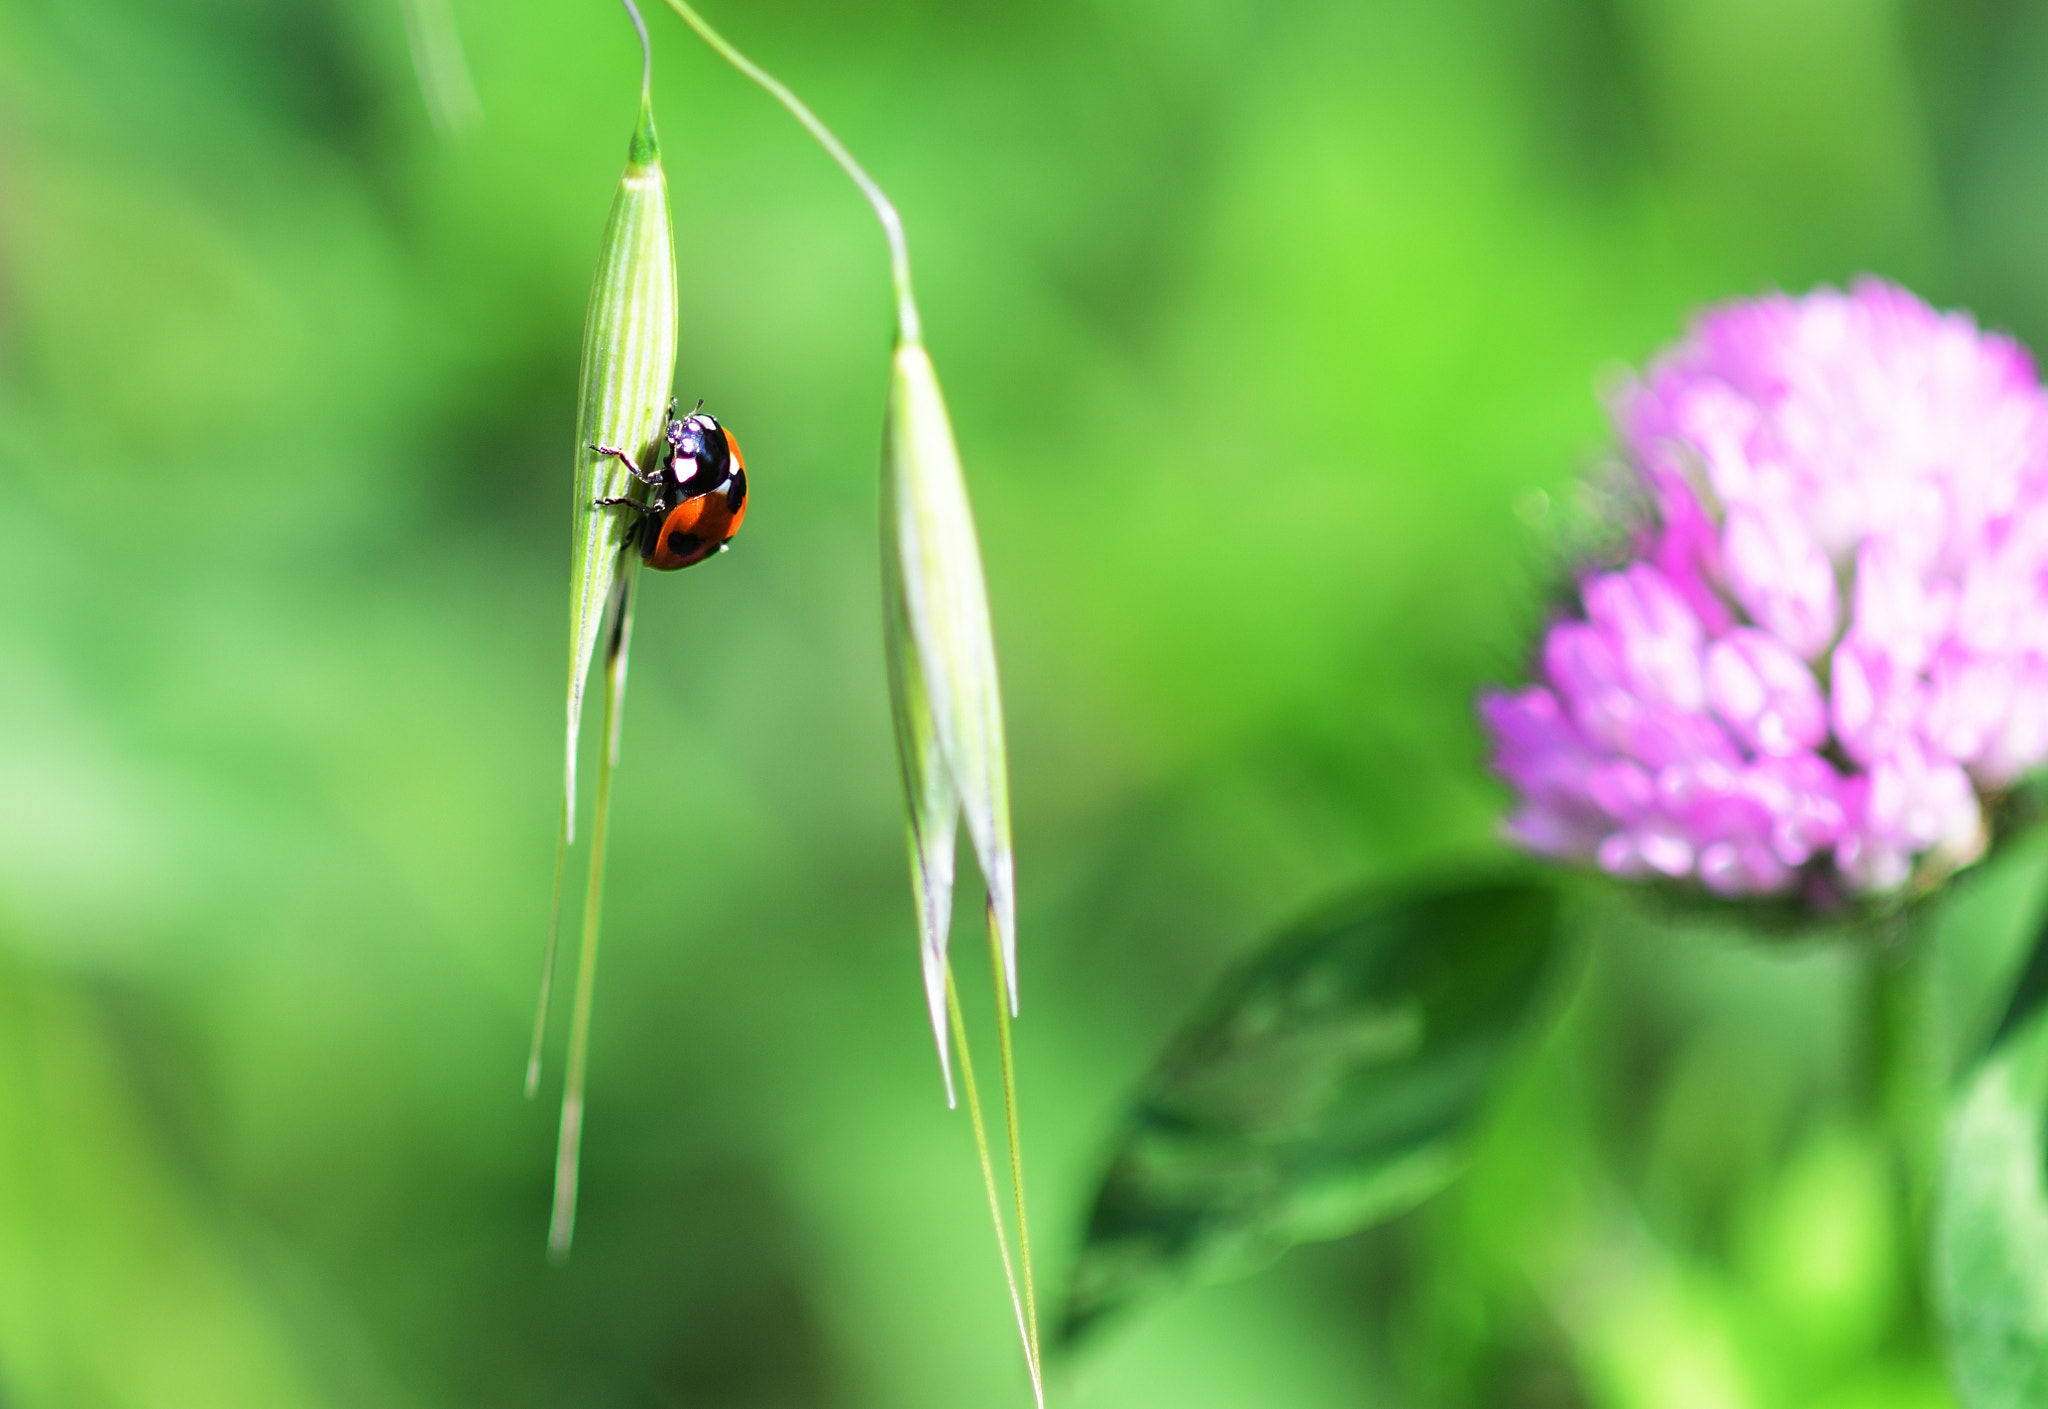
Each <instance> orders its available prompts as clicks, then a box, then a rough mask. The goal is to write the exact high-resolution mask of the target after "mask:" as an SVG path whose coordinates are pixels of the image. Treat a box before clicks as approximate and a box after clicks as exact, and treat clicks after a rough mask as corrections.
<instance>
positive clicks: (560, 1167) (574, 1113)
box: [548, 560, 633, 1262]
mask: <svg viewBox="0 0 2048 1409" xmlns="http://www.w3.org/2000/svg"><path fill="white" fill-rule="evenodd" d="M619 580H620V587H619V596H618V605H617V608H616V610H617V615H616V617H615V618H614V621H613V625H612V632H611V640H610V642H609V643H608V644H607V646H606V649H605V659H604V730H603V739H604V742H603V744H602V745H601V747H602V752H601V753H600V754H599V755H598V763H597V816H596V819H595V821H593V823H592V824H591V829H590V887H589V889H588V890H587V891H586V892H585V894H584V897H583V946H582V952H581V954H580V955H579V956H578V958H577V963H576V1007H575V1012H574V1016H573V1017H572V1018H571V1020H570V1026H569V1067H568V1074H567V1076H566V1077H565V1079H564V1082H563V1086H562V1129H561V1134H560V1136H559V1138H558V1139H557V1141H556V1145H555V1207H554V1213H553V1215H552V1216H551V1217H550V1218H549V1220H548V1256H549V1258H551V1259H552V1260H553V1261H556V1262H562V1261H565V1260H566V1259H567V1258H568V1256H569V1243H570V1240H571V1239H572V1238H573V1237H574V1236H575V1232H576V1171H577V1163H578V1160H579V1158H580V1156H581V1154H582V1148H583V1085H584V1074H585V1072H586V1070H587V1069H588V1067H589V1060H590V1007H591V991H592V989H593V988H594V987H595V986H596V983H597V940H598V930H599V926H600V923H601V921H602V919H603V914H604V856H605V843H606V839H607V837H608V834H609V823H610V818H611V802H612V774H613V773H614V772H616V771H617V769H618V762H619V712H620V708H621V706H622V704H623V703H624V695H625V692H626V652H627V646H628V645H629V644H630V642H631V640H632V635H633V564H632V563H631V562H630V560H629V561H628V563H627V565H626V566H625V567H623V568H622V569H621V571H620V578H619Z"/></svg>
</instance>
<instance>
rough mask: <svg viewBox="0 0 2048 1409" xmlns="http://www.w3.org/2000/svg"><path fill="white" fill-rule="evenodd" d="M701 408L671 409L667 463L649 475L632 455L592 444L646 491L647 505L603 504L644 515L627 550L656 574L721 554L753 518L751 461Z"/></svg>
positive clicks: (664, 441)
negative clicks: (636, 550)
mask: <svg viewBox="0 0 2048 1409" xmlns="http://www.w3.org/2000/svg"><path fill="white" fill-rule="evenodd" d="M703 405H704V403H703V402H701V401H699V402H698V403H697V406H698V408H699V409H698V410H695V411H692V412H691V413H690V414H689V415H687V416H683V417H680V418H678V417H677V415H676V404H675V403H674V402H673V401H671V402H670V403H669V404H668V428H667V429H666V430H665V431H663V432H662V437H661V452H660V454H661V465H660V467H659V468H658V469H656V470H654V471H653V472H652V473H649V472H648V471H646V470H643V469H641V468H640V467H639V466H638V465H636V464H634V463H633V457H632V456H630V455H628V454H627V453H626V452H625V451H623V450H620V449H618V448H617V447H616V446H611V445H593V446H591V447H590V448H591V449H592V450H594V451H596V452H597V453H598V454H600V455H609V456H611V457H612V458H613V459H615V460H617V461H618V462H619V463H620V464H622V465H624V466H625V467H626V472H627V473H628V474H630V475H632V476H633V478H634V479H636V480H639V481H640V483H642V484H644V485H646V486H647V488H648V490H649V494H648V499H647V502H646V503H644V504H643V503H641V502H640V501H639V500H637V499H627V498H617V499H599V500H597V501H596V502H597V503H599V504H622V505H624V506H625V507H627V508H629V509H631V510H633V511H634V512H635V513H637V514H638V515H640V517H639V518H638V519H637V520H635V521H634V524H633V528H632V530H631V531H630V532H629V533H628V534H627V535H626V543H627V546H629V547H631V546H635V545H636V544H637V546H638V547H639V549H640V557H641V560H642V561H644V562H645V563H646V564H647V566H649V567H651V568H659V569H660V570H661V571H663V572H673V571H674V570H675V569H677V568H686V567H689V566H691V565H692V564H695V563H701V562H703V561H704V560H705V559H706V558H708V557H710V556H711V555H712V554H713V553H723V552H724V551H725V549H726V545H727V543H728V542H730V541H731V539H732V536H733V535H734V534H736V533H738V532H739V531H740V524H741V523H742V522H743V521H744V520H745V519H746V517H747V462H746V460H745V459H744V458H743V457H742V456H741V455H740V443H739V442H738V441H737V440H735V439H733V436H732V432H731V431H729V430H727V429H726V428H725V427H724V426H721V425H720V424H718V421H717V419H716V418H715V417H712V416H707V415H705V414H704V411H703V410H702V407H703Z"/></svg>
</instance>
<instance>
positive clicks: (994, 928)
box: [960, 905, 1042, 1375]
mask: <svg viewBox="0 0 2048 1409" xmlns="http://www.w3.org/2000/svg"><path fill="white" fill-rule="evenodd" d="M988 955H989V967H990V971H991V973H992V974H993V976H994V979H995V985H996V1043H997V1046H998V1047H999V1048H1000V1050H1001V1052H1002V1056H1003V1115H1004V1117H1005V1119H1006V1121H1007V1123H1008V1125H1009V1137H1010V1189H1011V1191H1012V1193H1014V1194H1015V1195H1016V1199H1017V1252H1018V1262H1019V1263H1020V1264H1021V1265H1022V1267H1023V1269H1024V1319H1025V1324H1026V1333H1025V1334H1026V1339H1027V1340H1028V1341H1029V1343H1030V1349H1031V1363H1032V1365H1033V1367H1034V1370H1033V1373H1034V1375H1035V1374H1036V1369H1035V1367H1036V1366H1038V1365H1039V1364H1041V1363H1042V1362H1041V1360H1040V1355H1039V1349H1038V1289H1037V1286H1036V1285H1035V1283H1034V1281H1033V1279H1032V1275H1031V1220H1030V1218H1028V1217H1027V1216H1026V1215H1025V1213H1024V1142H1023V1139H1022V1137H1021V1136H1020V1135H1019V1134H1018V1130H1017V1062H1016V1057H1015V1055H1014V1053H1013V1052H1012V1050H1011V1047H1010V1004H1009V996H1008V993H1007V990H1006V989H1005V986H1004V983H1003V936H1002V931H1001V929H1000V928H999V927H998V925H997V923H996V912H995V907H994V906H993V905H991V906H989V907H988ZM960 1054H961V1055H960V1065H961V1070H962V1071H965V1070H966V1067H967V1043H966V1041H965V1039H964V1038H963V1039H962V1041H961V1043H960ZM973 1079H974V1078H973V1077H972V1076H969V1077H968V1080H969V1081H970V1082H972V1081H973ZM986 1158H987V1156H986V1154H984V1155H983V1159H984V1160H986ZM1003 1261H1004V1263H1005V1264H1007V1263H1008V1262H1009V1254H1008V1253H1007V1252H1006V1253H1004V1255H1003Z"/></svg>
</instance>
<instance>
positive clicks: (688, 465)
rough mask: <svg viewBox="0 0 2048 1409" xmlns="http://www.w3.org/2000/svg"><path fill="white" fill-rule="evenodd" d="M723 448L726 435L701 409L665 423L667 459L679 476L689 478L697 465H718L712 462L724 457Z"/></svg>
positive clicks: (714, 419) (700, 403)
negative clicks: (666, 427)
mask: <svg viewBox="0 0 2048 1409" xmlns="http://www.w3.org/2000/svg"><path fill="white" fill-rule="evenodd" d="M697 404H698V405H699V406H702V405H703V404H704V403H703V402H701V401H700V402H698V403H697ZM724 449H725V434H724V432H723V431H721V430H720V429H719V426H718V421H717V420H716V418H714V417H711V416H707V415H705V414H704V413H703V412H702V411H692V412H691V413H690V414H689V415H687V416H684V417H681V418H680V419H676V420H671V421H670V422H669V423H668V458H669V463H670V464H671V465H673V466H675V467H676V470H677V473H676V477H677V478H678V479H688V478H690V476H691V475H693V474H694V473H696V470H697V468H698V467H700V466H703V467H707V468H713V469H715V468H718V466H717V465H715V464H713V462H714V461H719V460H722V459H723V458H724V457H723V454H722V452H723V451H724Z"/></svg>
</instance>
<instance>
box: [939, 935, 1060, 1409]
mask: <svg viewBox="0 0 2048 1409" xmlns="http://www.w3.org/2000/svg"><path fill="white" fill-rule="evenodd" d="M996 973H997V980H996V981H997V982H998V983H1001V981H1002V979H1001V974H1002V970H1001V969H1000V968H998V969H997V970H996ZM998 1006H1001V1005H1000V1004H998ZM946 1014H947V1016H948V1017H949V1018H950V1019H951V1020H952V1025H953V1045H954V1046H956V1047H958V1048H959V1049H960V1084H961V1085H962V1086H964V1087H966V1088H967V1116H968V1119H969V1121H971V1122H972V1124H973V1126H974V1146H975V1149H976V1150H977V1151H978V1152H979V1153H980V1155H981V1182H982V1186H983V1187H984V1188H985V1189H986V1190H987V1191H988V1215H989V1217H990V1219H992V1220H993V1221H994V1223H995V1226H996V1250H997V1251H998V1252H1000V1253H1001V1254H1002V1255H1003V1280H1004V1281H1005V1282H1007V1283H1008V1284H1009V1287H1010V1307H1011V1309H1012V1310H1014V1311H1015V1312H1016V1313H1017V1335H1018V1337H1019V1338H1020V1339H1022V1341H1023V1342H1024V1363H1025V1366H1026V1367H1027V1368H1028V1369H1029V1370H1030V1371H1031V1393H1032V1396H1033V1398H1034V1399H1035V1400H1036V1401H1037V1404H1038V1409H1045V1380H1044V1377H1043V1376H1042V1375H1041V1374H1040V1372H1039V1362H1038V1336H1037V1333H1036V1326H1035V1324H1034V1320H1035V1318H1034V1317H1033V1315H1031V1314H1030V1313H1027V1312H1026V1311H1025V1309H1024V1300H1023V1298H1022V1297H1021V1296H1019V1295H1018V1291H1017V1273H1016V1269H1015V1268H1014V1267H1013V1266H1012V1264H1011V1262H1010V1235H1009V1233H1008V1231H1007V1230H1006V1229H1005V1227H1004V1224H1003V1198H1002V1195H1001V1194H1000V1193H998V1192H997V1191H996V1166H995V1160H994V1157H993V1156H991V1155H990V1154H989V1144H988V1126H987V1124H986V1123H985V1122H984V1121H983V1120H982V1116H981V1087H980V1086H979V1085H978V1084H977V1083H976V1082H975V1080H974V1056H973V1053H972V1052H971V1051H969V1049H968V1045H967V1020H966V1019H965V1018H964V1017H962V1016H961V1014H960V990H959V988H958V986H957V985H955V984H954V982H953V965H952V962H951V961H950V960H949V961H948V962H947V964H946ZM1012 1148H1013V1149H1014V1146H1013V1147H1012ZM1012 1168H1013V1169H1014V1168H1015V1164H1014V1161H1013V1163H1012ZM1018 1207H1019V1208H1022V1207H1023V1204H1022V1201H1021V1199H1020V1201H1019V1203H1018ZM1029 1266H1030V1264H1029V1263H1027V1264H1026V1271H1027V1273H1028V1271H1029Z"/></svg>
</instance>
